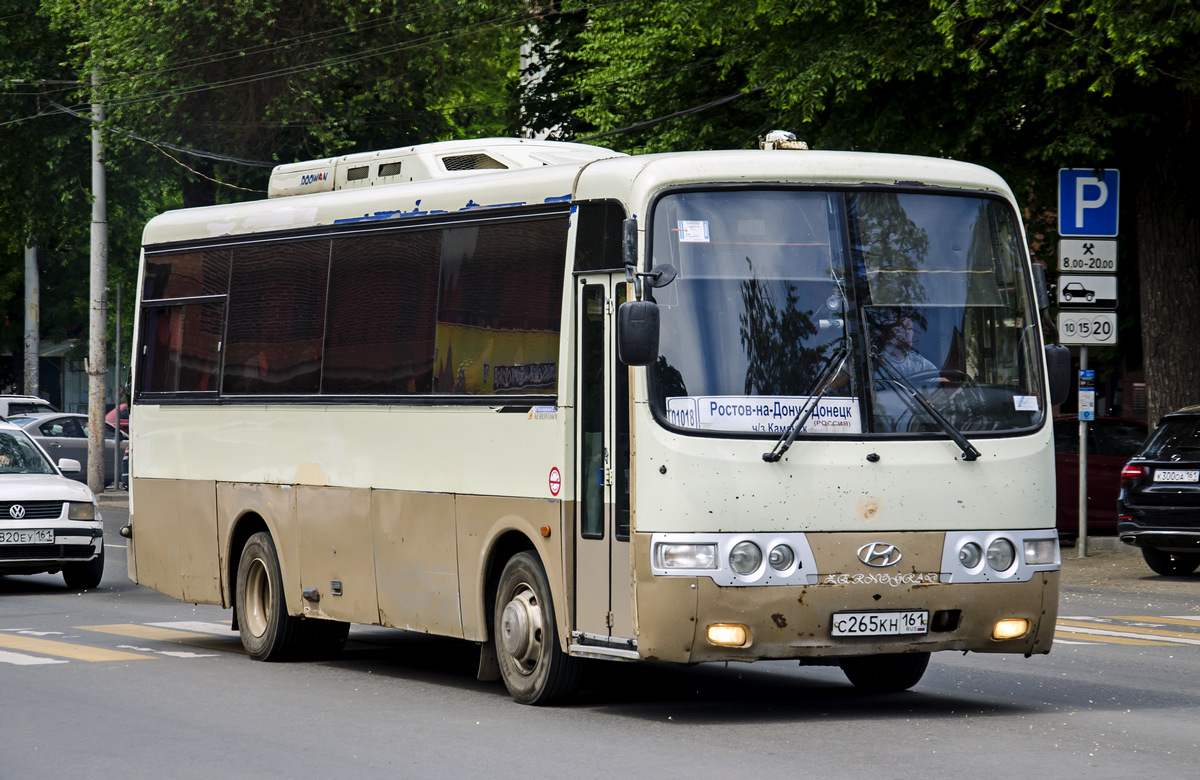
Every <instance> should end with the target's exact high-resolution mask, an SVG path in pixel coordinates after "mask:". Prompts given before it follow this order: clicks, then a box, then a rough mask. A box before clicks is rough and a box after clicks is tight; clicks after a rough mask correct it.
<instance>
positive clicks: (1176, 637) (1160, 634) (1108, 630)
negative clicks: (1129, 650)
mask: <svg viewBox="0 0 1200 780" xmlns="http://www.w3.org/2000/svg"><path fill="white" fill-rule="evenodd" d="M1058 625H1059V626H1066V627H1067V628H1071V629H1074V630H1075V631H1076V632H1078V633H1083V634H1096V635H1099V636H1124V637H1131V638H1133V639H1142V638H1145V637H1147V636H1152V637H1157V638H1159V639H1162V640H1163V641H1165V642H1171V643H1175V644H1182V645H1200V634H1196V633H1190V634H1188V633H1181V632H1179V631H1160V630H1158V629H1153V628H1138V627H1136V626H1118V625H1115V624H1111V623H1086V622H1084V621H1082V620H1063V619H1061V618H1060V619H1059V621H1058Z"/></svg>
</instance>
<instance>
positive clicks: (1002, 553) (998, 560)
mask: <svg viewBox="0 0 1200 780" xmlns="http://www.w3.org/2000/svg"><path fill="white" fill-rule="evenodd" d="M987 560H988V565H989V566H991V567H992V568H993V569H995V570H996V571H1008V570H1009V569H1011V568H1012V565H1013V563H1015V562H1016V560H1017V551H1016V550H1015V549H1014V548H1013V544H1012V542H1010V541H1008V540H1007V539H997V540H996V541H994V542H992V543H991V544H989V545H988V550H987Z"/></svg>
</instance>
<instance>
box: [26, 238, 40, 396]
mask: <svg viewBox="0 0 1200 780" xmlns="http://www.w3.org/2000/svg"><path fill="white" fill-rule="evenodd" d="M40 286H41V277H40V276H39V275H38V250H37V247H34V246H27V247H25V395H37V394H38V390H39V389H40V388H39V385H40V384H41V376H40V375H39V372H38V369H39V368H40V366H39V360H38V355H39V353H41V351H42V340H41V329H40V326H39V320H40V317H39V316H38V311H39V308H38V289H39V287H40Z"/></svg>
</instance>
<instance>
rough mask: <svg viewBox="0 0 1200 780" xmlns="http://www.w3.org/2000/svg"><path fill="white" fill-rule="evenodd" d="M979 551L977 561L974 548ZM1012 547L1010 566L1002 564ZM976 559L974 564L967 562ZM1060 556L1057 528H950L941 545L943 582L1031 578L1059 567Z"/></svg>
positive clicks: (1021, 580)
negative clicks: (993, 529)
mask: <svg viewBox="0 0 1200 780" xmlns="http://www.w3.org/2000/svg"><path fill="white" fill-rule="evenodd" d="M976 550H977V551H978V552H979V553H980V557H979V560H978V561H975V558H974V554H975V551H976ZM1008 551H1011V554H1012V557H1011V560H1009V561H1007V563H1008V567H1007V568H1004V569H998V568H997V567H998V566H1001V565H1003V564H1004V563H1005V562H1006V560H1005V559H1006V558H1007V557H1008ZM971 562H974V563H975V565H974V566H967V565H966V564H968V563H971ZM1060 565H1061V557H1060V553H1059V549H1058V532H1057V531H1055V530H1054V529H1045V528H1039V529H1035V530H1015V531H947V532H946V538H945V541H944V542H943V545H942V571H941V581H942V582H1028V581H1029V580H1030V579H1032V578H1033V575H1034V574H1036V573H1037V572H1043V571H1058V570H1059V568H1060Z"/></svg>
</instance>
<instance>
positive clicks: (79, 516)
mask: <svg viewBox="0 0 1200 780" xmlns="http://www.w3.org/2000/svg"><path fill="white" fill-rule="evenodd" d="M67 519H68V520H95V519H96V505H95V504H92V503H90V502H89V503H84V502H83V501H71V502H70V503H68V504H67Z"/></svg>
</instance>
